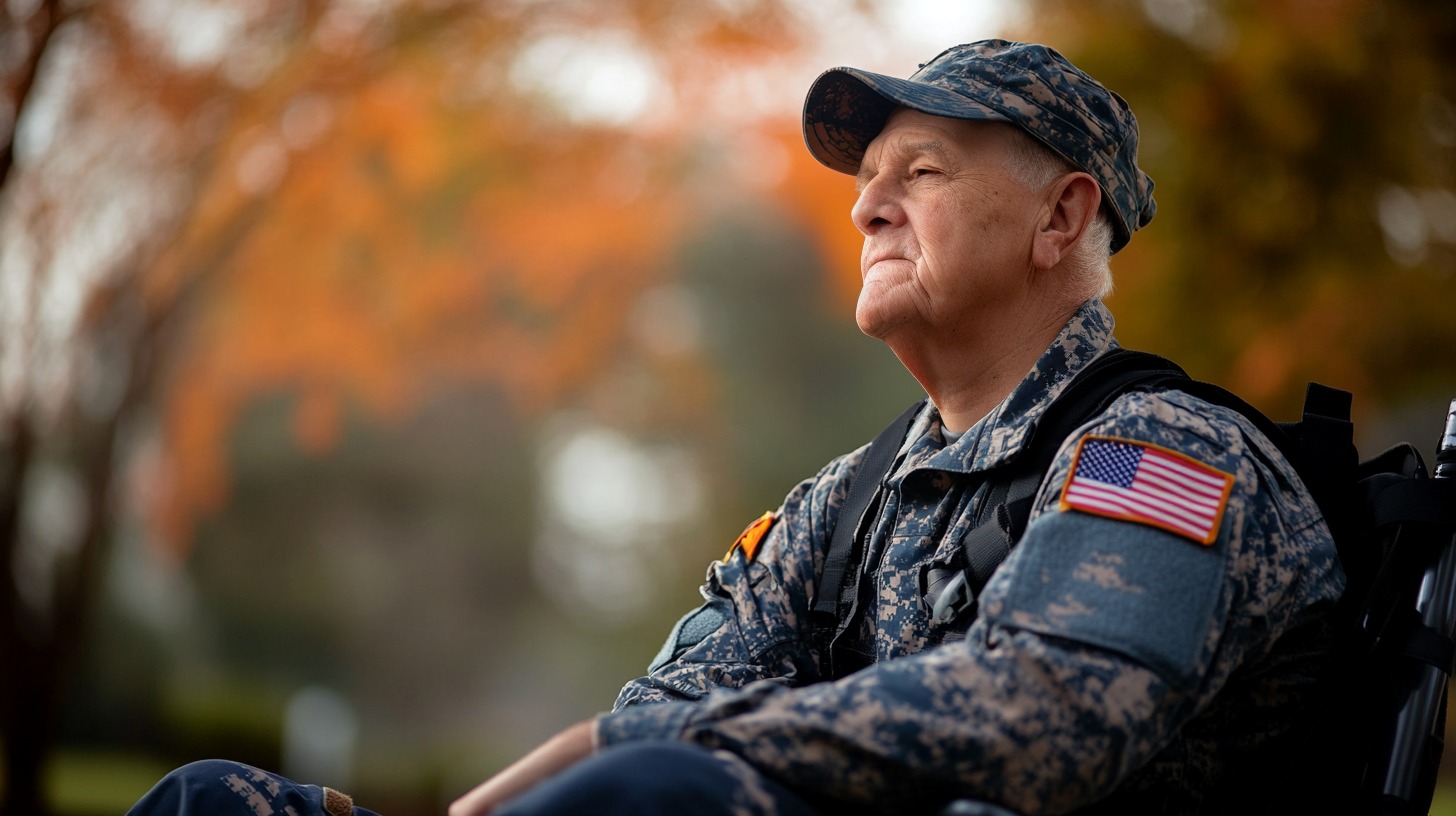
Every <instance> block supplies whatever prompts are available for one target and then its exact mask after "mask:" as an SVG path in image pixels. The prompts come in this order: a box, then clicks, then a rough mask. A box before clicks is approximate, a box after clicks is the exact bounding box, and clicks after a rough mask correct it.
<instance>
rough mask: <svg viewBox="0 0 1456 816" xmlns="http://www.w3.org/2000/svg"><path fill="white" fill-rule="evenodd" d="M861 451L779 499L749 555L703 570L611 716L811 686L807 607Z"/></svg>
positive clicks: (814, 673) (814, 663)
mask: <svg viewBox="0 0 1456 816" xmlns="http://www.w3.org/2000/svg"><path fill="white" fill-rule="evenodd" d="M863 453H864V450H863V449H860V450H858V451H855V452H853V453H851V454H848V455H846V456H843V457H840V458H838V459H836V460H834V461H833V462H831V463H829V465H827V466H825V467H824V468H823V469H822V470H821V471H820V472H819V473H818V475H816V476H815V477H814V478H813V479H809V480H806V481H804V482H803V483H801V484H799V485H798V486H797V487H795V488H794V490H793V491H791V492H790V493H789V495H788V496H787V497H785V499H784V502H783V504H782V505H781V506H780V507H779V510H778V512H777V513H776V517H775V520H774V522H773V525H772V527H770V528H769V530H768V533H767V535H766V536H765V537H764V538H763V540H762V541H761V542H760V544H759V545H758V547H757V548H756V549H755V550H754V551H753V552H752V553H746V552H743V551H742V550H737V549H735V551H733V552H731V553H729V555H728V556H727V557H726V558H724V559H723V560H722V561H717V562H714V563H713V565H712V566H711V567H710V568H709V569H708V575H707V580H706V583H705V584H704V585H703V587H702V589H701V590H700V591H701V593H702V596H703V599H704V604H703V605H702V606H700V607H698V608H697V609H695V610H693V611H692V612H689V613H688V614H687V615H685V616H684V617H683V618H682V619H681V620H680V621H678V623H677V625H676V626H675V627H674V628H673V630H672V633H671V634H670V635H669V636H668V639H667V642H666V643H664V644H663V647H662V650H661V651H660V652H659V653H658V655H657V657H656V658H655V659H654V660H653V661H652V664H651V665H650V666H649V667H648V672H647V674H646V675H645V676H643V677H639V678H637V679H635V680H632V681H630V682H628V683H627V684H626V685H625V686H624V687H623V688H622V690H621V692H620V694H619V695H618V697H617V701H616V704H615V705H614V707H613V708H614V710H620V709H624V708H628V707H632V706H639V705H644V704H649V703H660V702H674V701H677V702H681V701H695V700H701V699H703V698H704V697H706V696H707V695H708V694H709V693H711V692H712V691H714V690H715V689H738V688H743V687H744V686H747V685H749V684H751V683H755V682H758V681H762V680H769V681H773V682H775V683H778V684H781V685H784V686H789V687H796V686H802V685H807V684H809V683H813V682H815V681H816V680H818V676H819V667H818V657H817V655H816V653H815V651H814V647H813V638H812V630H811V627H810V626H809V606H810V603H811V602H812V600H813V596H814V588H815V585H816V579H817V577H818V574H819V571H820V569H821V568H822V562H823V558H824V554H825V551H826V549H827V547H828V539H829V535H830V531H831V530H832V529H833V525H834V522H835V519H837V518H838V508H839V505H840V503H841V502H842V501H843V497H844V493H845V491H846V490H847V487H848V483H849V479H850V478H851V477H852V475H853V472H854V469H855V468H856V467H858V465H859V462H860V460H861V458H862V456H863Z"/></svg>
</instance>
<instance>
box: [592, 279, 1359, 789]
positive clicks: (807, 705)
mask: <svg viewBox="0 0 1456 816" xmlns="http://www.w3.org/2000/svg"><path fill="white" fill-rule="evenodd" d="M1115 345H1116V341H1115V340H1114V339H1113V338H1112V318H1111V315H1110V314H1109V313H1108V312H1107V310H1106V308H1105V307H1104V306H1103V305H1102V304H1101V303H1099V302H1095V301H1094V302H1091V303H1088V304H1086V305H1084V306H1083V307H1082V308H1081V310H1079V311H1078V313H1077V314H1076V315H1075V316H1074V317H1073V318H1072V320H1071V321H1069V322H1068V324H1067V326H1066V327H1064V329H1063V330H1062V332H1061V334H1060V335H1059V336H1058V338H1057V339H1056V341H1055V342H1054V343H1053V344H1052V345H1051V346H1050V347H1049V348H1048V349H1047V351H1046V352H1045V353H1044V354H1043V355H1042V356H1041V358H1040V360H1039V361H1038V362H1037V364H1036V365H1035V367H1034V368H1033V369H1032V371H1031V372H1030V373H1029V374H1028V375H1027V377H1026V378H1025V379H1024V380H1023V381H1022V382H1021V383H1020V384H1019V385H1018V386H1017V387H1016V388H1015V390H1013V391H1012V393H1011V394H1010V395H1009V396H1008V397H1007V398H1006V400H1004V401H1003V402H1002V403H1001V404H1000V405H998V406H997V407H996V408H995V409H994V410H993V411H992V412H991V414H990V415H989V416H987V417H986V418H985V419H983V420H982V421H981V422H979V423H978V424H977V425H975V426H974V427H972V428H971V429H969V430H968V431H967V432H966V433H965V434H963V435H962V436H961V437H960V438H959V439H958V440H956V441H955V442H954V443H953V444H950V445H949V446H946V445H945V443H944V437H943V436H942V433H941V427H940V419H939V415H938V413H937V412H936V411H935V409H934V407H933V406H930V407H927V409H926V410H925V411H924V412H923V413H922V414H921V416H919V417H918V419H917V420H916V422H915V424H914V425H913V426H912V428H911V431H910V434H909V435H908V437H907V439H909V440H910V441H909V442H908V443H907V444H906V447H905V448H904V449H903V450H902V451H901V455H900V459H899V460H898V461H897V463H896V465H895V467H894V468H892V471H891V474H890V476H889V478H888V479H887V481H886V485H887V489H886V490H884V491H882V493H883V497H882V498H883V500H882V503H881V507H880V514H879V517H878V521H877V523H876V524H875V525H874V527H873V529H872V531H871V533H870V536H869V550H870V552H871V553H872V554H873V553H878V556H877V559H876V558H875V556H873V555H872V559H873V560H872V561H871V568H870V569H868V570H867V572H868V573H869V574H868V575H866V576H865V577H864V578H863V579H862V582H863V581H873V582H874V583H873V585H872V589H873V592H864V593H863V594H862V597H865V598H868V599H869V609H868V610H867V612H868V613H867V615H866V621H865V623H866V628H865V629H864V632H863V634H864V635H865V640H864V642H865V643H866V644H870V643H872V644H873V652H874V658H873V659H874V662H873V664H872V665H870V666H868V667H867V668H865V669H863V670H861V671H857V672H854V673H852V674H850V675H848V676H847V677H843V678H841V679H837V680H833V681H822V674H821V666H820V656H819V654H818V653H817V650H816V648H815V645H814V643H813V638H812V634H811V632H812V629H811V627H810V625H809V609H810V604H811V602H812V599H813V597H814V591H815V580H816V577H817V576H818V575H819V572H820V569H821V567H822V561H823V559H824V556H825V553H826V551H827V548H828V540H829V536H830V531H831V530H832V529H833V526H834V523H835V520H836V516H837V513H838V508H839V506H840V504H841V502H842V501H843V499H844V496H845V493H846V491H847V489H848V484H849V481H850V479H851V478H852V476H853V474H854V471H855V469H856V468H857V467H858V465H859V463H860V461H861V458H862V456H863V454H864V451H865V448H860V449H859V450H857V451H855V452H853V453H850V454H848V455H846V456H843V457H840V458H839V459H836V460H835V461H833V462H831V463H829V465H828V466H826V467H825V468H824V469H823V470H822V471H820V472H819V474H818V475H817V476H815V477H814V478H812V479H809V480H807V481H805V482H803V483H802V484H800V485H798V486H797V487H796V488H795V489H794V490H793V491H792V492H791V493H790V494H789V495H788V497H787V498H786V499H785V500H784V503H783V505H782V507H781V508H780V509H779V511H778V516H777V521H776V522H775V523H774V525H773V527H772V528H771V530H770V531H769V533H768V535H767V537H766V538H765V539H764V540H763V542H762V544H761V546H760V547H759V548H758V549H757V551H756V553H754V556H753V557H752V558H751V559H750V558H749V557H748V556H747V554H745V553H743V552H741V551H740V552H735V553H734V554H732V555H731V556H730V557H729V558H727V559H726V560H724V561H721V562H716V563H714V564H713V565H712V567H711V568H710V569H709V572H708V576H707V584H706V585H705V586H704V587H703V590H702V593H703V596H704V598H705V599H706V603H705V605H704V606H703V607H701V608H699V609H698V610H696V611H695V612H692V613H689V614H688V615H687V616H686V617H684V618H683V620H682V621H680V622H679V624H678V626H677V628H676V629H675V630H674V631H673V634H672V635H671V637H670V638H669V640H668V642H667V643H666V644H665V645H664V647H663V652H662V653H661V654H660V655H659V656H658V659H657V660H656V661H654V663H653V665H652V666H651V668H650V669H649V674H648V675H647V676H645V677H642V678H639V679H637V680H634V681H632V682H630V683H628V684H627V685H626V687H624V688H623V689H622V692H621V694H620V696H619V697H618V699H617V703H616V706H615V708H614V709H613V711H612V712H611V713H608V714H604V715H602V716H601V717H599V718H598V720H597V726H596V740H597V744H598V746H599V747H601V746H609V745H612V744H615V743H620V742H624V741H629V740H643V739H664V738H665V739H678V740H689V741H693V742H696V743H699V744H702V745H705V746H708V747H711V748H714V749H721V750H722V751H724V752H726V753H725V756H731V757H733V758H735V760H736V761H741V762H746V763H747V764H748V765H750V766H752V768H754V769H757V770H758V771H759V772H761V773H764V774H766V775H768V776H770V777H772V778H775V779H777V780H779V781H780V782H783V783H785V784H787V785H788V786H790V787H791V788H793V789H795V790H798V791H801V792H804V793H805V794H806V795H808V796H810V797H811V798H812V799H813V800H815V801H817V802H819V803H820V804H821V805H824V806H825V807H826V809H828V810H829V811H830V812H871V813H877V812H883V813H915V812H923V813H933V812H935V809H936V808H937V807H938V806H940V805H942V804H944V803H945V802H946V801H948V800H951V799H954V798H959V797H966V798H976V799H985V800H990V801H993V802H999V803H1002V804H1004V805H1007V806H1009V807H1011V808H1013V809H1016V810H1019V811H1021V812H1024V813H1028V814H1030V813H1065V812H1071V811H1075V810H1079V809H1086V808H1088V806H1089V805H1093V804H1094V803H1098V805H1097V807H1098V808H1101V807H1108V808H1109V809H1110V810H1111V809H1117V810H1118V811H1120V812H1135V813H1191V812H1198V811H1199V810H1200V809H1202V810H1203V811H1204V812H1209V809H1210V808H1213V807H1218V805H1215V804H1212V802H1214V801H1215V800H1216V799H1217V797H1219V796H1222V795H1226V793H1227V792H1228V791H1231V790H1237V789H1239V788H1243V787H1245V786H1243V785H1242V782H1244V781H1246V777H1245V776H1242V775H1241V774H1246V773H1248V772H1249V770H1250V767H1249V764H1248V763H1246V762H1244V761H1245V760H1247V759H1249V758H1251V757H1257V756H1259V751H1258V750H1257V749H1260V748H1261V747H1267V746H1269V745H1271V744H1275V741H1276V738H1278V737H1279V736H1281V735H1282V734H1284V733H1285V732H1287V731H1288V730H1289V724H1290V719H1291V711H1292V710H1293V709H1294V708H1295V704H1296V703H1297V702H1298V699H1299V696H1300V694H1301V693H1302V692H1303V691H1305V690H1307V688H1308V683H1309V679H1310V675H1311V673H1312V671H1313V670H1314V668H1315V667H1316V666H1317V665H1318V662H1319V659H1320V655H1321V653H1322V650H1323V648H1324V643H1325V640H1324V639H1323V637H1322V633H1323V615H1324V611H1325V610H1326V609H1327V608H1328V605H1329V604H1330V603H1332V602H1333V601H1334V599H1335V598H1337V597H1338V595H1339V593H1340V591H1341V590H1342V588H1343V585H1344V575H1343V572H1342V571H1341V569H1340V566H1339V563H1338V560H1337V558H1336V555H1335V550H1334V543H1333V541H1332V540H1331V538H1330V535H1329V532H1328V529H1327V527H1326V526H1325V524H1324V522H1323V520H1322V518H1321V517H1320V515H1319V512H1318V510H1317V508H1316V506H1315V503H1314V501H1313V500H1312V499H1311V497H1310V496H1309V494H1308V493H1307V492H1306V491H1305V489H1304V487H1303V485H1302V484H1301V483H1300V481H1299V480H1298V478H1297V477H1296V476H1295V474H1294V472H1293V470H1292V469H1291V467H1290V466H1289V465H1288V463H1287V462H1286V461H1285V460H1284V458H1283V457H1282V456H1280V455H1279V453H1278V451H1277V449H1275V448H1274V446H1273V445H1272V444H1271V443H1270V442H1268V440H1266V439H1265V438H1264V437H1263V436H1262V435H1261V434H1259V433H1258V432H1257V431H1256V430H1254V428H1253V426H1252V425H1250V424H1249V423H1248V422H1247V420H1245V419H1244V418H1243V417H1241V416H1239V415H1237V414H1235V413H1233V412H1231V411H1228V410H1226V409H1223V408H1218V407H1214V406H1210V405H1208V404H1207V403H1203V402H1201V401H1199V400H1197V399H1194V398H1192V397H1190V396H1188V395H1186V394H1183V393H1181V392H1174V391H1169V392H1160V393H1133V394H1128V395H1124V396H1123V397H1120V398H1119V399H1118V400H1117V401H1116V402H1115V403H1114V404H1113V405H1112V406H1111V407H1110V408H1109V409H1108V410H1107V411H1106V412H1105V413H1104V414H1103V415H1102V416H1100V417H1098V418H1097V419H1095V420H1094V421H1092V422H1091V423H1090V424H1089V425H1087V426H1085V427H1084V428H1083V429H1081V430H1080V431H1078V432H1077V433H1075V434H1073V435H1072V437H1071V438H1069V439H1068V440H1067V442H1066V443H1065V444H1064V446H1063V447H1062V449H1061V451H1060V452H1059V453H1058V456H1057V459H1056V461H1055V462H1054V463H1053V465H1052V468H1051V470H1050V471H1049V472H1048V473H1047V476H1046V478H1045V480H1044V481H1043V483H1042V485H1041V488H1040V492H1039V494H1038V496H1037V499H1036V503H1035V506H1034V509H1033V511H1032V516H1031V521H1030V523H1029V525H1028V528H1027V530H1026V533H1025V535H1024V536H1023V537H1022V539H1021V542H1020V543H1019V544H1018V546H1017V547H1016V548H1015V549H1014V550H1013V551H1012V553H1011V555H1010V556H1009V557H1008V558H1007V560H1006V561H1005V562H1004V563H1003V564H1002V565H1001V567H1000V568H999V569H998V570H997V571H996V572H995V573H994V574H993V576H992V578H991V580H990V582H989V583H988V584H987V586H986V587H985V589H984V591H983V592H982V595H981V598H980V611H979V614H978V615H977V617H976V619H975V620H974V622H973V623H972V624H971V625H970V627H969V629H968V630H966V631H964V633H963V636H962V632H956V631H944V630H943V629H942V628H940V627H938V626H937V625H936V624H933V623H932V621H931V615H930V608H929V604H928V603H927V599H926V598H925V597H924V592H925V587H924V585H923V584H924V579H923V578H922V575H923V573H924V572H925V570H926V568H927V567H929V566H931V565H936V564H947V563H956V558H957V555H958V553H957V549H958V548H959V547H960V546H961V542H960V536H961V534H963V533H964V532H965V530H966V529H967V528H968V527H969V526H970V524H971V520H972V518H973V517H974V514H975V510H976V508H977V506H978V504H979V503H980V502H981V501H982V500H983V496H982V493H983V492H984V490H983V489H982V488H983V487H984V480H983V478H982V477H981V474H982V473H984V471H985V470H986V469H987V468H990V467H992V466H994V465H996V464H997V463H999V462H1002V461H1005V460H1006V459H1008V458H1009V457H1013V456H1015V455H1016V453H1017V451H1018V450H1019V449H1020V447H1021V445H1022V443H1023V440H1024V438H1025V437H1026V435H1027V430H1028V427H1029V426H1030V425H1031V424H1032V423H1033V422H1035V420H1036V419H1037V417H1038V416H1039V414H1040V413H1041V411H1043V410H1044V408H1045V406H1047V405H1048V404H1049V403H1050V402H1051V401H1052V400H1053V399H1054V398H1055V397H1056V396H1057V395H1058V394H1059V393H1061V391H1062V390H1063V389H1064V387H1065V386H1066V383H1067V382H1068V381H1069V380H1070V379H1071V378H1072V377H1073V376H1075V375H1076V373H1077V372H1078V371H1079V370H1080V369H1081V368H1082V367H1083V366H1084V365H1085V364H1086V363H1087V362H1088V361H1089V360H1091V359H1093V358H1094V357H1096V356H1097V355H1098V354H1099V353H1101V352H1102V351H1104V350H1105V349H1108V348H1111V347H1114V346H1115ZM1089 435H1091V436H1095V437H1100V438H1106V439H1107V440H1108V441H1120V442H1121V443H1124V444H1126V445H1129V446H1130V449H1132V450H1135V451H1144V452H1145V451H1156V452H1160V453H1162V454H1164V455H1171V456H1173V457H1176V458H1178V459H1179V460H1180V461H1185V462H1186V461H1189V460H1191V461H1192V462H1193V463H1195V466H1196V467H1201V468H1203V469H1205V472H1207V473H1210V474H1213V475H1214V477H1215V478H1220V479H1221V478H1225V476H1226V477H1227V478H1226V483H1225V484H1224V489H1225V490H1226V493H1225V497H1224V499H1223V500H1222V502H1221V504H1220V505H1219V507H1218V510H1217V512H1216V514H1215V515H1214V516H1213V517H1212V519H1211V520H1210V521H1208V522H1207V523H1206V529H1205V530H1203V531H1201V532H1206V533H1207V536H1206V537H1207V539H1209V540H1208V541H1207V543H1205V542H1204V541H1199V540H1194V539H1195V538H1196V537H1197V536H1194V535H1192V534H1189V533H1187V532H1186V531H1184V532H1174V531H1169V530H1167V529H1164V528H1163V527H1161V526H1155V525H1154V524H1151V523H1146V522H1145V521H1144V520H1140V519H1136V518H1134V519H1132V520H1128V519H1126V518H1118V517H1116V515H1117V514H1107V513H1098V512H1090V511H1089V508H1088V506H1086V505H1083V506H1082V508H1081V509H1079V507H1077V506H1075V505H1076V503H1075V502H1072V503H1069V502H1068V501H1067V499H1066V498H1065V497H1064V493H1065V492H1066V491H1065V488H1066V487H1067V486H1068V483H1069V481H1071V480H1072V473H1073V470H1072V469H1073V467H1074V458H1075V457H1076V455H1077V451H1078V445H1079V442H1080V440H1081V439H1082V438H1083V437H1085V436H1089ZM1182 457H1187V459H1183V458H1182ZM1090 509H1093V510H1095V508H1090ZM1109 516H1111V517H1109ZM861 588H862V591H863V590H864V584H863V583H862V585H861ZM960 625H961V627H962V628H963V629H964V627H965V624H964V623H962V624H960ZM1241 763H1242V764H1241ZM745 778H751V775H745ZM1221 792H1222V793H1221ZM753 799H754V796H753V791H752V790H751V789H750V790H749V791H748V792H747V793H746V794H745V801H744V802H743V803H742V807H741V808H740V810H741V811H742V812H744V813H754V812H766V811H764V809H763V808H760V807H758V806H756V805H755V804H754V802H753Z"/></svg>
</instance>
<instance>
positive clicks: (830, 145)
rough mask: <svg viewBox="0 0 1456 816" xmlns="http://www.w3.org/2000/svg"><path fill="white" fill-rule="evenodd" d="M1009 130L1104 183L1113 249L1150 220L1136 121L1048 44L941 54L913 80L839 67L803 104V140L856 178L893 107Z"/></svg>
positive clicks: (1001, 43) (984, 46)
mask: <svg viewBox="0 0 1456 816" xmlns="http://www.w3.org/2000/svg"><path fill="white" fill-rule="evenodd" d="M897 106H900V107H907V108H913V109H915V110H918V111H921V112H923V113H928V114H931V115H933V116H944V117H947V118H951V119H974V120H983V121H995V122H1010V123H1012V124H1014V125H1017V126H1018V127H1020V128H1021V129H1022V130H1024V131H1026V132H1027V133H1029V134H1031V136H1033V137H1034V138H1036V139H1037V140H1038V141H1040V142H1041V143H1042V144H1045V145H1046V146H1047V147H1050V148H1051V149H1052V150H1054V151H1056V152H1057V153H1058V154H1060V155H1061V156H1062V157H1063V158H1065V159H1066V160H1067V161H1069V162H1071V163H1072V165H1073V166H1074V167H1077V168H1079V169H1081V170H1085V171H1086V172H1087V173H1089V174H1091V175H1092V177H1093V178H1096V179H1097V183H1098V184H1099V185H1101V187H1102V194H1103V196H1104V197H1105V198H1106V200H1107V202H1108V203H1109V204H1110V205H1111V209H1112V212H1113V214H1114V215H1115V216H1116V219H1115V220H1116V222H1117V224H1116V227H1117V229H1116V230H1115V231H1116V232H1117V235H1116V237H1115V238H1114V239H1113V242H1112V251H1113V252H1116V251H1117V250H1119V249H1121V248H1122V247H1123V246H1124V245H1125V244H1126V243H1127V242H1128V240H1129V238H1130V237H1131V236H1132V233H1133V232H1136V231H1137V230H1139V229H1141V228H1142V227H1143V226H1145V225H1146V224H1147V223H1148V221H1150V220H1152V218H1153V213H1154V212H1156V211H1157V205H1156V203H1155V202H1154V201H1153V180H1152V179H1151V178H1149V177H1148V175H1147V173H1144V172H1143V171H1142V170H1141V169H1140V168H1139V167H1138V165H1137V150H1138V126H1137V119H1136V117H1134V116H1133V113H1132V110H1131V109H1130V108H1128V106H1127V103H1126V102H1125V101H1123V99H1122V97H1120V96H1118V95H1117V94H1116V93H1114V92H1112V91H1110V90H1108V89H1107V88H1106V87H1104V86H1103V85H1102V84H1101V83H1099V82H1098V81H1097V80H1095V79H1093V78H1092V77H1090V76H1088V75H1087V74H1086V73H1084V72H1083V71H1082V70H1080V69H1079V68H1077V67H1076V66H1075V65H1072V63H1070V62H1068V61H1067V59H1066V57H1063V56H1062V55H1061V54H1059V53H1057V52H1056V51H1055V50H1053V49H1051V48H1047V47H1046V46H1044V45H1034V44H1027V43H1015V42H1007V41H1005V40H982V41H980V42H975V43H969V44H966V45H958V46H955V47H954V48H949V49H947V50H945V51H943V52H941V53H940V54H938V55H937V56H936V57H935V58H934V59H932V60H931V61H930V62H929V63H927V64H925V65H924V66H921V68H920V70H919V71H917V72H916V73H915V74H913V75H912V76H911V77H910V78H909V79H900V78H899V77H891V76H886V75H884V74H876V73H872V72H870V71H861V70H859V69H856V68H832V69H830V70H828V71H826V72H824V73H823V74H822V75H821V76H820V77H819V78H818V79H817V80H815V82H814V84H813V86H811V87H810V89H809V94H808V96H807V98H806V99H805V101H804V119H803V128H804V141H805V143H806V144H807V145H808V147H809V152H810V153H812V154H814V158H816V159H818V160H819V161H820V162H821V163H822V164H824V165H825V166H827V167H829V168H831V169H833V170H838V171H839V172H841V173H849V174H854V173H857V172H858V171H859V164H860V161H861V160H862V159H863V158H864V152H865V148H866V147H867V146H868V145H869V143H870V142H871V141H873V140H874V138H875V136H877V135H879V132H880V130H881V129H882V128H884V125H885V120H886V119H887V118H888V117H889V115H890V113H891V111H893V110H894V108H895V107H897Z"/></svg>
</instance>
